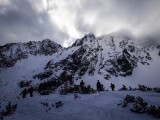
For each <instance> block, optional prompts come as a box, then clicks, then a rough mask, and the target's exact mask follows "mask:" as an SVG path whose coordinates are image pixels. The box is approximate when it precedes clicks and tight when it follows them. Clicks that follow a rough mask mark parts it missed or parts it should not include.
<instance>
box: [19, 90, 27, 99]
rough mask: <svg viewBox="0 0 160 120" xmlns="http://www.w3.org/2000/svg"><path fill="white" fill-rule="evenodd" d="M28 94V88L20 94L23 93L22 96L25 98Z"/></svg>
mask: <svg viewBox="0 0 160 120" xmlns="http://www.w3.org/2000/svg"><path fill="white" fill-rule="evenodd" d="M26 94H27V89H26V88H25V89H24V90H23V91H22V92H21V94H20V95H22V98H25V97H26Z"/></svg>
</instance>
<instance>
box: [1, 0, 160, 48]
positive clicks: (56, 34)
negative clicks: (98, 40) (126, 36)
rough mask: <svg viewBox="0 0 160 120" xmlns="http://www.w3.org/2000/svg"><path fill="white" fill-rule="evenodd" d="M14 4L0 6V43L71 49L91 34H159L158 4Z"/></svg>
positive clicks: (135, 0) (140, 0) (99, 0)
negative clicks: (31, 42)
mask: <svg viewBox="0 0 160 120" xmlns="http://www.w3.org/2000/svg"><path fill="white" fill-rule="evenodd" d="M7 1H9V0H7ZM15 1H16V2H15ZM15 1H14V2H11V0H10V1H9V2H6V3H5V4H2V5H1V3H0V24H1V25H2V27H1V28H0V40H3V41H2V42H0V43H6V42H14V41H28V40H41V39H43V38H46V37H47V38H51V39H53V40H54V41H55V42H58V43H60V44H61V45H65V46H68V45H70V44H72V43H73V42H74V41H75V40H76V39H77V38H79V37H82V36H84V34H87V33H90V32H92V33H94V34H95V35H96V36H99V35H103V34H108V33H111V32H115V31H118V30H121V29H127V30H129V31H131V32H132V33H133V34H134V35H136V36H147V35H149V36H155V35H156V36H157V35H158V34H159V31H160V22H159V19H160V12H159V11H160V1H159V0H67V1H66V0H42V1H41V2H39V0H34V2H33V1H31V0H30V1H29V2H27V1H26V0H24V1H21V0H15ZM47 1H48V4H49V7H50V8H51V9H48V11H47V10H46V7H47ZM2 3H4V2H2Z"/></svg>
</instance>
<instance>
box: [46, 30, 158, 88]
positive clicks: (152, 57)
mask: <svg viewBox="0 0 160 120" xmlns="http://www.w3.org/2000/svg"><path fill="white" fill-rule="evenodd" d="M134 41H135V39H134V37H133V36H132V35H128V33H127V34H126V33H125V34H122V33H113V34H109V35H104V36H100V37H95V36H94V35H93V34H88V35H85V36H84V37H83V38H82V39H78V40H77V41H76V42H75V43H73V45H72V46H70V47H69V48H67V50H65V51H63V52H62V53H60V54H59V55H58V57H56V58H53V59H52V60H51V61H49V62H48V63H47V65H46V67H45V69H44V71H45V72H47V71H52V72H53V73H54V74H53V75H51V76H49V77H48V78H47V79H44V80H49V79H50V78H53V77H54V76H60V74H61V73H62V72H63V71H67V72H68V74H70V75H72V76H73V79H74V81H75V83H77V84H79V82H80V80H81V79H83V80H84V81H85V83H86V84H91V86H92V87H94V88H95V87H96V82H97V80H100V81H101V82H102V83H103V84H104V85H105V87H106V89H108V87H109V85H110V83H111V82H113V83H115V84H116V86H117V87H118V88H119V87H121V86H122V85H123V84H126V85H127V86H137V85H138V84H145V85H148V86H160V81H159V77H160V76H159V74H157V73H156V71H157V69H159V68H160V66H159V65H160V62H159V59H160V57H159V55H158V51H159V50H158V49H157V48H156V47H152V46H150V47H148V48H145V47H143V46H139V45H137V44H135V42H134ZM64 55H65V57H63V56H64ZM57 59H58V61H57ZM147 70H148V71H147ZM149 71H150V72H149ZM151 71H155V72H154V73H152V72H151ZM45 72H44V73H45ZM151 74H152V75H151ZM151 76H153V77H151ZM151 79H152V82H151Z"/></svg>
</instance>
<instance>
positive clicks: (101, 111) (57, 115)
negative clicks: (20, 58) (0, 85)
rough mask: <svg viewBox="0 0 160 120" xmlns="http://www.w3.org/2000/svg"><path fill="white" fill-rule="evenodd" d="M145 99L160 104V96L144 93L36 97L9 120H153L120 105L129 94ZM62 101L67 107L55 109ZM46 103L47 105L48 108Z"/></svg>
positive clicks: (20, 104)
mask: <svg viewBox="0 0 160 120" xmlns="http://www.w3.org/2000/svg"><path fill="white" fill-rule="evenodd" d="M128 94H129V95H134V96H141V97H142V98H143V99H144V100H145V101H146V102H148V103H149V104H152V105H156V106H158V105H160V103H159V101H160V94H159V93H153V92H141V91H113V92H111V91H104V92H101V93H95V94H83V95H82V94H79V95H78V96H79V97H78V98H77V99H75V98H74V95H73V94H68V95H59V94H56V93H55V94H51V95H48V96H40V95H34V97H32V98H30V97H29V96H28V97H27V98H26V99H20V100H17V101H16V102H17V103H18V107H17V110H16V112H15V114H14V115H12V116H9V117H5V120H53V119H55V120H82V119H83V120H105V119H107V120H128V119H131V120H132V119H136V120H144V119H145V120H153V119H156V118H154V117H153V116H149V115H147V114H135V113H132V112H131V111H130V110H129V108H122V107H121V106H118V105H117V104H118V103H120V102H121V101H122V100H123V98H124V97H125V96H126V95H128ZM59 100H61V101H62V102H63V105H62V106H60V107H59V108H56V107H55V102H57V101H59ZM42 103H47V105H44V104H42Z"/></svg>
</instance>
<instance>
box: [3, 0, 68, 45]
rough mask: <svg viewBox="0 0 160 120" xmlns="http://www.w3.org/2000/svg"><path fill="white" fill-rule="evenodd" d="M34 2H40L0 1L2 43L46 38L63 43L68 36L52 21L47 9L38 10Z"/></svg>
mask: <svg viewBox="0 0 160 120" xmlns="http://www.w3.org/2000/svg"><path fill="white" fill-rule="evenodd" d="M34 4H39V3H38V1H37V3H34V2H29V1H27V0H23V1H22V0H12V1H10V4H5V5H4V4H1V3H0V45H3V44H6V43H8V42H26V41H33V40H34V41H40V40H42V39H45V38H51V39H52V40H54V41H55V42H57V43H60V44H63V41H62V40H63V39H64V38H68V35H67V34H66V33H64V32H62V31H60V30H59V29H58V28H57V27H56V25H54V23H52V22H51V19H50V16H49V15H48V13H47V11H46V10H41V11H38V10H37V9H36V8H35V6H34Z"/></svg>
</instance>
